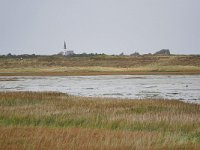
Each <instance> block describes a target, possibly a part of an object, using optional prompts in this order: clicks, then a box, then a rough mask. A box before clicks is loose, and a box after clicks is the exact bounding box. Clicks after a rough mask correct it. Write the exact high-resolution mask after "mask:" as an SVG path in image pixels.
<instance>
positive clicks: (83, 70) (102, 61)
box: [0, 55, 200, 76]
mask: <svg viewBox="0 0 200 150" xmlns="http://www.w3.org/2000/svg"><path fill="white" fill-rule="evenodd" d="M0 66H1V68H0V76H9V75H11V76H14V75H21V76H28V75H30V76H43V75H44V76H47V75H48V76H55V75H63V76H66V75H69V76H71V75H117V74H127V75H131V74H133V75H134V74H144V75H145V74H200V56H198V55H197V56H189V55H188V56H181V55H171V56H154V55H151V56H139V57H131V56H108V55H105V56H90V57H65V56H35V57H33V58H24V59H19V58H9V57H5V58H4V57H3V58H1V57H0Z"/></svg>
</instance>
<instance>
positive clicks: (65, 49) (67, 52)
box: [59, 41, 75, 56]
mask: <svg viewBox="0 0 200 150" xmlns="http://www.w3.org/2000/svg"><path fill="white" fill-rule="evenodd" d="M59 54H61V55H65V56H70V55H74V54H75V53H74V51H73V50H69V49H67V45H66V42H65V41H64V47H63V51H61V52H60V53H59Z"/></svg>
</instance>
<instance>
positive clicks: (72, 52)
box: [65, 50, 74, 56]
mask: <svg viewBox="0 0 200 150" xmlns="http://www.w3.org/2000/svg"><path fill="white" fill-rule="evenodd" d="M65 55H66V56H69V55H74V51H72V50H69V51H65Z"/></svg>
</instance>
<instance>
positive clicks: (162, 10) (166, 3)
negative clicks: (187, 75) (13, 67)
mask: <svg viewBox="0 0 200 150" xmlns="http://www.w3.org/2000/svg"><path fill="white" fill-rule="evenodd" d="M64 40H65V41H66V43H67V47H68V48H69V49H73V50H74V51H75V53H82V52H86V53H106V54H119V53H121V52H124V53H125V54H130V53H133V52H135V51H137V52H139V53H141V54H144V53H154V52H155V51H158V50H160V49H170V50H171V52H172V53H175V54H200V0H0V54H7V53H12V54H24V53H28V54H32V53H35V54H56V53H58V52H60V51H61V50H62V48H63V42H64Z"/></svg>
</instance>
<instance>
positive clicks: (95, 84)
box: [0, 75, 200, 103]
mask: <svg viewBox="0 0 200 150" xmlns="http://www.w3.org/2000/svg"><path fill="white" fill-rule="evenodd" d="M0 91H58V92H63V93H69V94H72V95H79V96H100V97H117V98H133V99H138V98H139V99H142V98H165V99H180V100H183V101H187V102H192V103H200V75H114V76H113V75H109V76H66V77H63V76H54V77H49V76H41V77H27V76H26V77H23V76H21V77H17V76H16V77H0Z"/></svg>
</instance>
